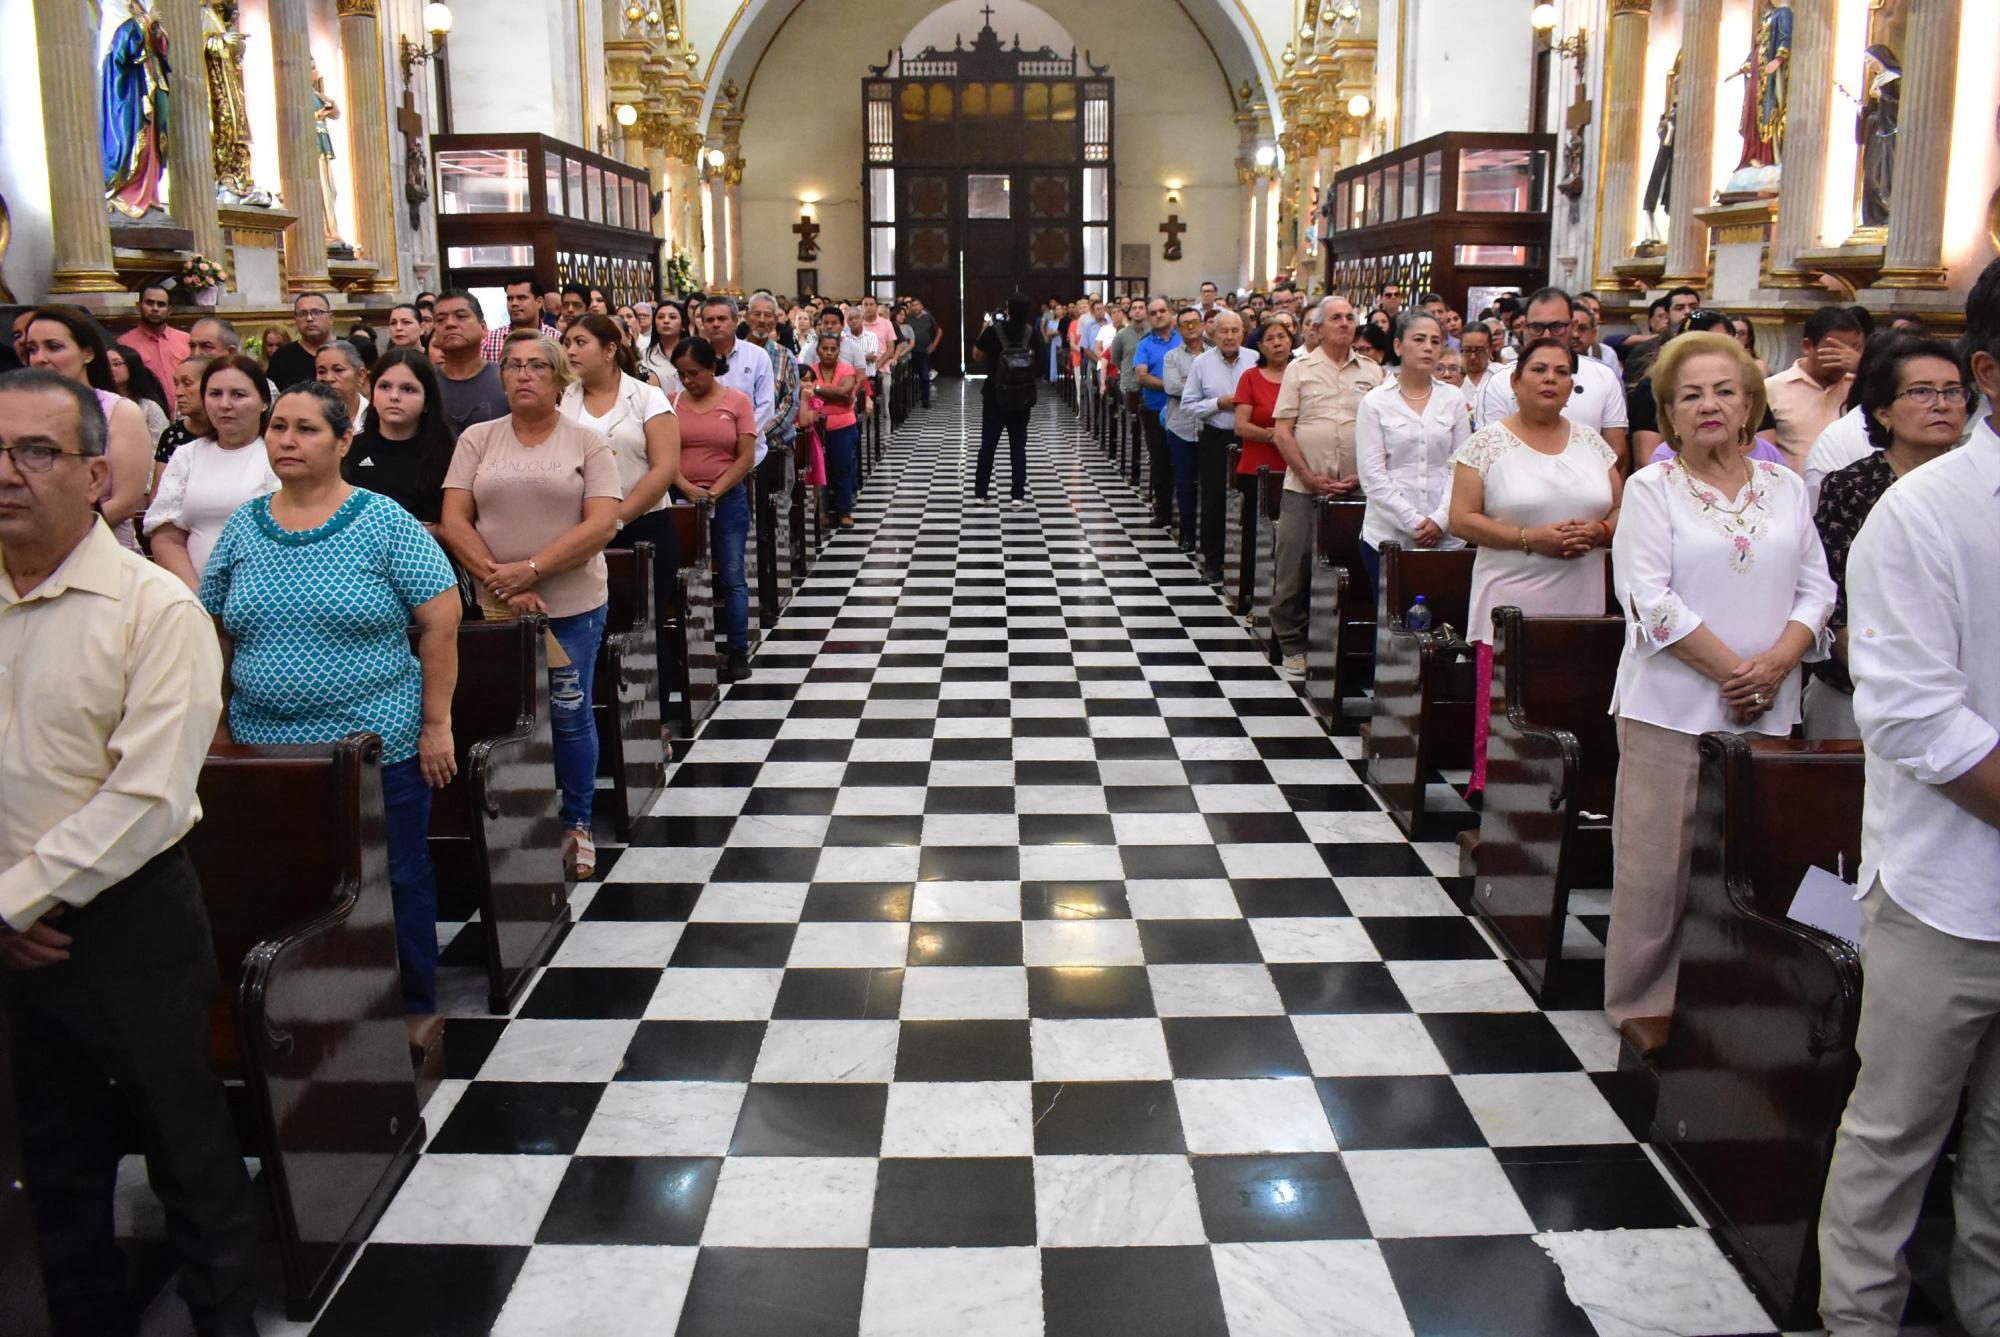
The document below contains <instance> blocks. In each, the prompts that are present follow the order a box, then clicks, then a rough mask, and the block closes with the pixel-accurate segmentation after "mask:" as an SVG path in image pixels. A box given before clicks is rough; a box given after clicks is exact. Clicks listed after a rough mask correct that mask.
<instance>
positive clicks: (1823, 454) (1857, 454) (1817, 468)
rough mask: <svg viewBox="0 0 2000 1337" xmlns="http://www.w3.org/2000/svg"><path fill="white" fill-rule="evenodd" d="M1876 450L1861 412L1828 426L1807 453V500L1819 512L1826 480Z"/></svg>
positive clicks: (1855, 412) (1863, 412)
mask: <svg viewBox="0 0 2000 1337" xmlns="http://www.w3.org/2000/svg"><path fill="white" fill-rule="evenodd" d="M1873 449H1875V447H1874V445H1873V443H1871V442H1870V441H1869V440H1868V418H1867V415H1866V413H1865V411H1864V410H1862V409H1860V408H1858V407H1857V408H1854V409H1850V410H1849V411H1848V412H1846V413H1843V414H1841V415H1840V416H1839V417H1838V418H1835V419H1834V420H1833V421H1832V422H1831V423H1829V424H1828V425H1827V429H1826V430H1825V431H1824V432H1821V433H1820V434H1819V439H1818V440H1817V441H1814V442H1813V443H1812V449H1811V450H1809V451H1807V452H1806V469H1805V474H1806V499H1807V500H1808V501H1810V502H1811V503H1812V508H1813V510H1814V511H1815V512H1817V511H1818V510H1819V490H1820V488H1821V486H1823V485H1824V484H1825V482H1826V476H1827V475H1828V474H1831V473H1838V472H1840V471H1841V470H1842V469H1845V468H1846V467H1847V466H1848V465H1850V464H1853V463H1854V462H1855V461H1856V460H1859V459H1863V458H1865V457H1866V456H1867V454H1868V452H1869V451H1871V450H1873Z"/></svg>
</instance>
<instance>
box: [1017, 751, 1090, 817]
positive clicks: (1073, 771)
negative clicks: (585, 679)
mask: <svg viewBox="0 0 2000 1337" xmlns="http://www.w3.org/2000/svg"><path fill="white" fill-rule="evenodd" d="M1102 781H1103V772H1102V771H1100V770H1098V769H1097V763H1096V762H1094V761H1017V762H1015V763H1014V782H1015V783H1016V784H1018V785H1019V786H1021V787H1022V788H1023V789H1027V788H1030V787H1041V786H1048V785H1094V784H1100V783H1102ZM1007 811H1008V812H1012V811H1013V809H1012V808H1011V807H1010V808H1008V809H1007Z"/></svg>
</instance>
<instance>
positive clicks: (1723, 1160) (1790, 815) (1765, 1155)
mask: <svg viewBox="0 0 2000 1337" xmlns="http://www.w3.org/2000/svg"><path fill="white" fill-rule="evenodd" d="M1861 797H1862V753H1861V745H1860V744H1859V743H1857V742H1851V741H1840V742H1822V743H1805V742H1795V741H1793V740H1791V739H1779V738H1768V739H1767V738H1756V739H1750V738H1744V737H1740V736H1738V735H1735V734H1708V735H1706V736H1705V737H1703V738H1702V740H1701V782H1700V796H1699V798H1698V800H1697V808H1696V817H1695V830H1696V833H1697V834H1696V837H1695V847H1694V858H1693V874H1692V877H1691V879H1690V882H1689V889H1688V904H1687V916H1686V918H1685V919H1684V920H1683V921H1682V925H1681V966H1680V981H1679V986H1678V990H1677V996H1676V999H1675V1004H1674V1019H1673V1026H1672V1029H1671V1031H1670V1033H1669V1038H1668V1041H1667V1048H1666V1049H1665V1051H1663V1053H1662V1055H1661V1065H1660V1096H1659V1103H1658V1105H1657V1107H1656V1112H1655V1115H1654V1119H1653V1129H1652V1141H1653V1144H1654V1145H1655V1146H1656V1147H1658V1148H1659V1150H1660V1153H1661V1155H1662V1156H1663V1157H1664V1158H1665V1160H1666V1163H1667V1165H1668V1167H1669V1168H1670V1169H1671V1170H1672V1171H1673V1172H1674V1174H1675V1176H1676V1177H1677V1178H1678V1179H1679V1180H1680V1182H1681V1185H1682V1187H1684V1188H1686V1189H1687V1190H1688V1194H1689V1196H1690V1197H1692V1198H1693V1199H1694V1201H1695V1202H1696V1203H1697V1204H1698V1205H1699V1206H1700V1207H1701V1209H1702V1211H1703V1213H1704V1214H1705V1215H1706V1216H1707V1217H1708V1220H1709V1223H1710V1224H1711V1225H1712V1226H1713V1227H1714V1228H1715V1232H1716V1237H1717V1239H1718V1240H1719V1241H1720V1242H1721V1244H1722V1246H1723V1248H1725V1249H1726V1250H1728V1251H1729V1253H1730V1255H1731V1256H1732V1257H1733V1258H1734V1259H1735V1260H1736V1264H1737V1266H1738V1267H1740V1268H1741V1269H1742V1270H1743V1272H1744V1275H1745V1276H1746V1277H1747V1278H1748V1279H1749V1281H1750V1284H1751V1287H1752V1288H1753V1289H1754V1290H1756V1292H1757V1294H1758V1297H1759V1298H1760V1299H1761V1300H1763V1301H1764V1304H1765V1306H1766V1307H1767V1308H1768V1309H1770V1311H1771V1312H1772V1314H1773V1315H1774V1316H1775V1317H1776V1318H1777V1319H1778V1326H1781V1327H1785V1328H1809V1327H1817V1326H1818V1315H1817V1313H1816V1312H1815V1311H1816V1308H1817V1304H1818V1294H1819V1253H1818V1248H1817V1245H1816V1242H1815V1239H1814V1234H1815V1232H1816V1230H1817V1229H1818V1224H1819V1204H1820V1197H1821V1194H1822V1192H1823V1190H1824V1188H1825V1185H1826V1173H1827V1167H1828V1164H1829V1162H1830V1160H1831V1158H1832V1155H1833V1138H1834V1133H1835V1132H1836V1131H1837V1130H1838V1129H1839V1126H1840V1115H1841V1111H1842V1110H1843V1109H1844V1108H1845V1107H1846V1104H1847V1096H1848V1092H1849V1091H1850V1090H1851V1089H1852V1087H1853V1085H1854V1077H1855V1073H1856V1071H1857V1061H1856V1059H1855V1054H1854V1035H1855V1028H1856V1026H1857V1024H1858V1022H1859V1020H1860V1009H1861V960H1860V956H1859V954H1858V953H1857V952H1856V951H1855V950H1854V949H1853V948H1852V947H1849V946H1848V945H1847V944H1846V943H1844V942H1842V941H1840V940H1839V939H1837V938H1834V937H1831V936H1829V935H1828V934H1825V933H1822V932H1820V931H1819V930H1817V929H1812V928H1807V927H1806V926H1805V925H1803V924H1798V923H1794V922H1793V921H1792V920H1790V919H1788V918H1787V917H1786V911H1787V910H1788V909H1789V907H1790V905H1791V901H1792V896H1793V893H1794V892H1796V891H1797V890H1798V886H1799V881H1800V879H1801V878H1803V877H1804V876H1805V872H1806V869H1807V868H1808V867H1819V868H1825V869H1827V870H1829V871H1833V870H1835V868H1836V865H1838V866H1839V868H1840V869H1842V870H1844V871H1846V872H1847V873H1849V874H1850V875H1851V874H1852V873H1853V871H1854V869H1855V867H1856V864H1857V863H1858V860H1859V857H1860V843H1861Z"/></svg>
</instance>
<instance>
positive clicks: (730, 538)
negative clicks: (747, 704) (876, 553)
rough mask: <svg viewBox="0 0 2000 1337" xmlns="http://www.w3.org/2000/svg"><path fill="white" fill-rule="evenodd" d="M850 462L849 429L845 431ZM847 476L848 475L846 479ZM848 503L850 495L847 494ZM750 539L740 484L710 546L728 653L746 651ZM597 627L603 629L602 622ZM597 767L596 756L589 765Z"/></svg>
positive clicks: (720, 500) (725, 499)
mask: <svg viewBox="0 0 2000 1337" xmlns="http://www.w3.org/2000/svg"><path fill="white" fill-rule="evenodd" d="M848 440H849V442H850V447H849V456H848V458H849V459H850V460H851V459H852V458H853V452H852V445H851V443H852V441H853V440H854V432H853V429H852V428H850V429H848ZM832 475H833V451H832V450H828V451H827V476H828V479H829V481H830V480H831V478H832ZM850 476H851V475H850ZM849 496H850V499H851V497H852V493H851V492H850V494H849ZM749 538H750V494H749V492H748V491H747V490H746V489H745V488H744V486H743V485H742V484H741V483H738V484H737V485H736V486H735V487H732V488H730V489H729V491H727V492H725V493H723V494H722V495H721V496H719V497H717V498H716V499H715V523H714V527H713V532H712V542H713V546H714V548H715V596H716V598H715V603H716V608H715V614H716V616H715V622H716V627H715V638H716V640H717V641H719V642H722V643H724V644H726V645H728V647H729V648H730V649H732V650H735V651H738V652H739V653H744V654H747V653H749V650H750V586H749V583H748V582H747V581H746V579H745V578H744V574H743V547H744V544H745V543H746V542H748V540H749ZM598 625H599V627H600V628H601V627H602V626H603V621H602V618H600V619H599V623H598ZM596 763H597V754H596V752H594V751H593V752H592V753H591V764H592V765H593V766H595V765H596Z"/></svg>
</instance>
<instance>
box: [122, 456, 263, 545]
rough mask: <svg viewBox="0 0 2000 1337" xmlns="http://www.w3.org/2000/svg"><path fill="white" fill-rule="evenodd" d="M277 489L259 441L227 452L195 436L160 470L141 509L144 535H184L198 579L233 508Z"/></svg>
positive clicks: (233, 511) (233, 510)
mask: <svg viewBox="0 0 2000 1337" xmlns="http://www.w3.org/2000/svg"><path fill="white" fill-rule="evenodd" d="M277 490H278V476H277V475H276V474H274V473H272V472H271V454H270V452H269V451H267V450H265V449H264V440H263V438H262V437H259V438H258V439H257V440H255V441H252V442H251V443H250V444H249V445H247V446H235V447H232V448H230V449H224V448H223V447H221V446H219V445H217V444H216V443H215V438H214V437H207V436H205V437H200V438H198V439H196V440H193V441H190V442H188V443H187V444H186V445H184V446H182V447H181V448H180V449H179V450H176V451H175V452H174V456H173V458H172V459H170V460H168V461H167V467H166V468H164V469H162V470H161V471H160V481H159V483H158V484H157V485H156V486H155V487H154V488H153V501H152V504H151V505H150V506H148V507H147V508H146V526H145V527H146V532H147V533H148V534H152V533H155V532H157V531H159V530H160V529H163V528H165V527H166V526H168V525H172V526H174V527H175V528H176V529H180V530H183V531H185V532H186V534H187V547H188V559H189V560H190V561H192V562H193V563H194V569H195V573H196V574H197V575H199V574H200V573H201V571H202V570H203V568H205V567H206V566H207V565H208V556H209V552H210V550H211V549H213V548H214V547H215V541H216V539H217V538H218V537H220V536H221V534H222V527H223V525H224V524H226V523H227V522H228V520H229V518H230V517H231V516H232V515H234V514H235V513H236V509H237V507H239V506H241V505H242V504H243V503H244V502H246V501H250V500H252V499H253V498H256V497H268V496H270V495H271V494H272V493H273V492H276V491H277Z"/></svg>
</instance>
